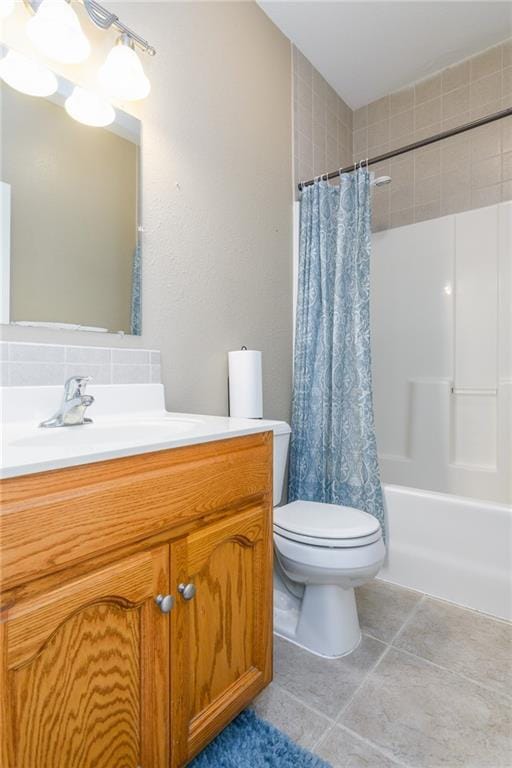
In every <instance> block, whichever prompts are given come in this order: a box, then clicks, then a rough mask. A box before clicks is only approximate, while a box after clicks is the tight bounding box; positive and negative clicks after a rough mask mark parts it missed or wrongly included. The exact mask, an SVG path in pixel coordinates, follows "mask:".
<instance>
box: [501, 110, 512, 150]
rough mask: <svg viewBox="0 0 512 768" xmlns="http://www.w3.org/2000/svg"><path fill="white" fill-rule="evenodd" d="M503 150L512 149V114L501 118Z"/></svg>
mask: <svg viewBox="0 0 512 768" xmlns="http://www.w3.org/2000/svg"><path fill="white" fill-rule="evenodd" d="M500 123H501V141H502V148H503V152H510V150H512V115H511V116H510V117H505V118H504V119H503V120H500Z"/></svg>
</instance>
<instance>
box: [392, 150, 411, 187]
mask: <svg viewBox="0 0 512 768" xmlns="http://www.w3.org/2000/svg"><path fill="white" fill-rule="evenodd" d="M389 175H390V176H391V178H392V179H393V181H392V187H395V188H397V187H403V186H405V185H408V184H412V183H413V181H414V157H413V155H412V154H411V153H408V154H407V155H403V156H402V157H397V158H396V159H393V160H390V161H389Z"/></svg>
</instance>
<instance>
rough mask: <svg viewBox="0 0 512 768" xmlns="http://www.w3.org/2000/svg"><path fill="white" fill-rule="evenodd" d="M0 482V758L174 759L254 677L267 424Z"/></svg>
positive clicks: (170, 763) (39, 763)
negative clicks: (168, 599)
mask: <svg viewBox="0 0 512 768" xmlns="http://www.w3.org/2000/svg"><path fill="white" fill-rule="evenodd" d="M0 494H1V496H2V509H1V514H0V581H1V586H2V595H1V602H0V768H182V766H185V765H186V764H187V763H188V762H189V760H190V759H191V758H192V757H193V756H194V755H195V754H196V753H197V752H198V751H199V750H200V749H201V748H202V747H204V746H205V745H206V744H207V743H208V742H209V741H210V740H211V739H212V738H213V737H214V736H215V735H216V734H217V733H218V732H219V730H220V729H221V728H222V727H223V726H225V725H226V724H227V723H228V722H229V721H230V720H231V719H232V718H233V717H235V716H236V715H237V714H238V712H240V710H241V709H243V707H245V706H246V705H247V704H248V703H249V702H250V701H251V699H253V698H254V696H255V695H256V694H257V693H258V692H259V691H260V690H261V689H262V688H263V687H264V686H265V685H266V684H267V683H268V682H270V679H271V674H272V672H271V670H272V433H271V432H270V433H269V432H267V433H261V434H255V435H248V436H245V437H238V438H233V439H230V440H223V441H218V442H214V443H209V444H205V445H194V446H188V447H184V448H177V449H172V450H166V451H159V452H155V453H151V454H145V455H143V456H131V457H126V458H121V459H116V460H111V461H105V462H98V463H97V464H91V465H85V466H82V467H71V468H69V469H63V470H56V471H52V472H44V473H40V474H38V475H31V476H30V475H29V476H26V477H20V478H11V479H8V480H4V481H1V482H0ZM181 584H188V585H190V584H193V585H194V587H195V594H192V592H193V589H192V591H190V588H189V591H188V592H187V593H186V594H182V593H180V591H179V586H180V585H181ZM158 594H162V595H171V596H172V597H173V598H174V599H175V604H174V607H173V608H172V610H171V611H170V613H162V612H161V610H160V608H159V607H158V606H157V605H156V603H155V596H156V595H158ZM187 597H188V598H190V599H186V598H187Z"/></svg>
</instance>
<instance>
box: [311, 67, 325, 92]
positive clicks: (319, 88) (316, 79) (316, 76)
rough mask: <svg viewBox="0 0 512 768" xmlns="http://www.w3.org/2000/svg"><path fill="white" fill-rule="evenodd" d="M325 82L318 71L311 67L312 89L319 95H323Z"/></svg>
mask: <svg viewBox="0 0 512 768" xmlns="http://www.w3.org/2000/svg"><path fill="white" fill-rule="evenodd" d="M326 85H327V83H326V82H325V80H324V78H323V77H322V75H321V74H320V72H319V71H318V70H317V69H315V68H314V67H313V90H314V91H315V93H318V95H319V96H322V97H324V96H325V87H326Z"/></svg>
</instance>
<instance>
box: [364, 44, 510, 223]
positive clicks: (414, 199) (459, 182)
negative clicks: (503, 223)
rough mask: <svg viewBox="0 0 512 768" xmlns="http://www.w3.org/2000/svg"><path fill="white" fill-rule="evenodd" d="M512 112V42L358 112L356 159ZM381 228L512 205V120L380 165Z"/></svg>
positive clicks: (376, 210) (376, 219)
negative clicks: (387, 179) (385, 182)
mask: <svg viewBox="0 0 512 768" xmlns="http://www.w3.org/2000/svg"><path fill="white" fill-rule="evenodd" d="M510 106H512V40H508V41H506V42H505V43H503V44H502V45H498V46H495V47H493V48H490V49H488V50H486V51H483V52H482V53H480V54H478V55H477V56H473V57H472V58H470V59H466V60H465V61H462V62H460V63H459V64H456V65H454V66H452V67H449V68H447V69H445V70H443V71H442V72H439V73H437V74H436V75H434V76H433V77H430V78H429V79H428V80H423V81H421V82H419V83H416V84H415V85H411V86H410V87H408V88H404V89H403V90H401V91H398V92H395V93H391V94H389V96H385V97H384V98H382V99H379V100H378V101H374V102H372V103H371V104H368V105H367V106H366V107H362V108H361V109H358V110H356V111H355V112H354V142H353V143H354V160H360V159H361V158H365V157H368V156H370V157H372V156H375V155H379V154H382V153H384V152H387V151H389V150H392V149H396V148H397V147H400V146H403V145H404V144H409V143H411V142H413V141H418V140H420V139H423V138H425V137H427V136H431V135H432V134H435V133H439V132H440V131H444V130H448V129H450V128H454V127H456V126H458V125H462V124H463V123H468V122H470V121H472V120H476V119H478V118H480V117H484V116H485V115H488V114H491V113H493V112H498V111H500V110H502V109H506V108H507V107H510ZM373 170H374V171H375V173H376V174H378V175H381V174H389V175H390V176H392V178H393V181H392V183H391V184H390V185H389V186H387V187H383V188H380V189H377V190H375V194H374V198H373V229H374V230H375V231H377V230H381V229H387V228H389V227H396V226H401V225H403V224H411V223H413V222H416V221H423V220H424V219H433V218H436V217H437V216H444V215H446V214H450V213H459V212H460V211H465V210H468V209H471V208H479V207H481V206H485V205H492V204H494V203H498V202H500V201H503V200H510V199H512V118H511V117H508V118H505V119H502V120H499V121H498V122H495V123H492V124H489V125H487V126H483V127H481V128H476V129H474V130H471V131H468V132H467V133H464V134H460V135H459V136H455V137H452V138H450V139H445V140H444V141H441V142H438V143H437V144H435V145H432V146H430V147H425V148H423V149H421V150H416V151H415V152H410V153H408V154H406V155H403V156H401V157H397V158H395V159H393V160H391V161H389V162H385V163H381V164H379V165H375V166H373Z"/></svg>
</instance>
